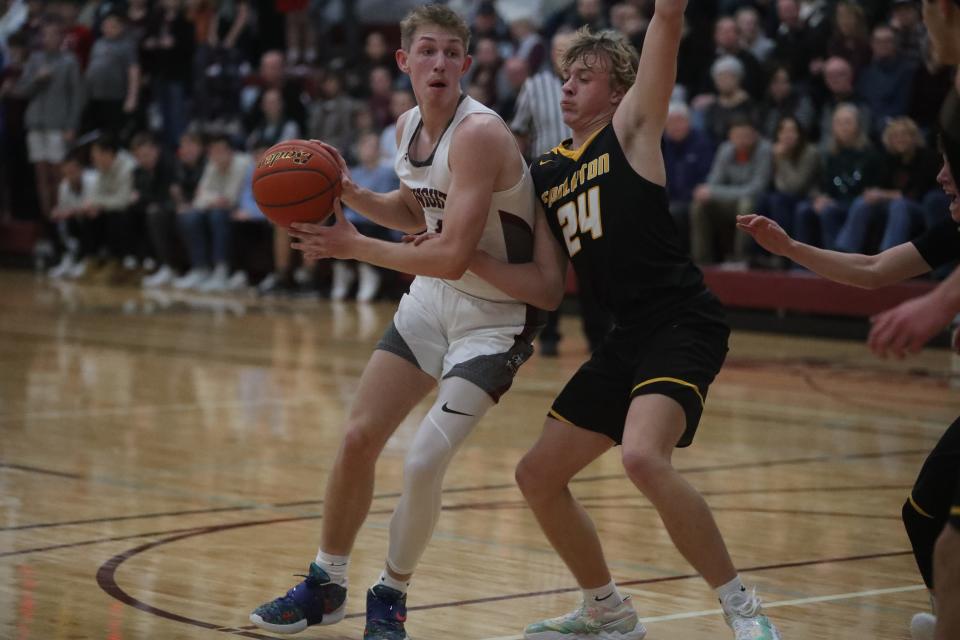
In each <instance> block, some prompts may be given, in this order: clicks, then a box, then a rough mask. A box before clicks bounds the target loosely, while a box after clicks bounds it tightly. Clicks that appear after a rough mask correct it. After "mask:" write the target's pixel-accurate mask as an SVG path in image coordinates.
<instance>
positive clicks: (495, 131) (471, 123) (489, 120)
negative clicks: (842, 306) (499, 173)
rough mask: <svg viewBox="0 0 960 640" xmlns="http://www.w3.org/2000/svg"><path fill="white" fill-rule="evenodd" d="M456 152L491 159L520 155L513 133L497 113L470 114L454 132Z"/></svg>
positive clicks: (453, 141)
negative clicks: (514, 154)
mask: <svg viewBox="0 0 960 640" xmlns="http://www.w3.org/2000/svg"><path fill="white" fill-rule="evenodd" d="M452 146H453V148H454V150H455V152H460V153H468V154H471V155H474V154H476V155H478V156H482V157H487V158H490V159H493V158H501V157H507V156H508V155H509V154H513V153H519V151H518V149H517V143H516V139H515V138H514V136H513V132H512V131H510V129H509V128H508V127H507V125H506V123H505V122H504V121H503V120H502V119H501V118H500V117H499V116H498V115H496V114H495V113H485V112H482V111H478V112H474V113H471V114H468V115H467V116H466V117H464V119H463V120H462V121H461V122H460V124H459V125H458V126H457V128H456V129H455V130H454V132H453V139H452Z"/></svg>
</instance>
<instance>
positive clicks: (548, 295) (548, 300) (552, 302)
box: [536, 286, 565, 311]
mask: <svg viewBox="0 0 960 640" xmlns="http://www.w3.org/2000/svg"><path fill="white" fill-rule="evenodd" d="M564 294H565V292H564V290H563V287H562V286H560V287H545V288H544V293H543V299H542V300H540V302H541V303H542V304H538V305H536V306H539V307H540V308H541V309H545V310H547V311H556V310H557V309H559V308H560V305H561V304H562V303H563V297H564Z"/></svg>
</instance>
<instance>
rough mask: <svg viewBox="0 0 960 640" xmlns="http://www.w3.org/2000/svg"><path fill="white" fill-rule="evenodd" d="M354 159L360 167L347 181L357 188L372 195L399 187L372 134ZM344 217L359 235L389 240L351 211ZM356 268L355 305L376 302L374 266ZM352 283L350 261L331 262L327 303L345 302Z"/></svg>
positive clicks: (359, 143) (362, 141) (383, 230)
mask: <svg viewBox="0 0 960 640" xmlns="http://www.w3.org/2000/svg"><path fill="white" fill-rule="evenodd" d="M356 155H357V157H358V158H359V159H360V163H359V164H358V165H355V166H353V167H350V178H351V180H353V182H354V183H355V184H356V185H357V186H358V187H361V188H364V189H369V190H371V191H374V192H376V193H387V192H389V191H392V190H394V189H397V188H398V187H399V184H400V183H399V180H398V178H397V174H396V173H395V172H394V170H393V167H392V166H391V165H390V164H387V163H384V162H382V160H381V158H380V139H379V137H377V136H376V135H374V134H367V135H365V136H363V137H361V138H360V140H359V141H357V153H356ZM344 214H346V216H347V219H348V220H349V221H350V222H352V223H353V225H354V226H355V227H356V228H357V230H358V231H359V232H360V233H362V234H363V235H365V236H368V237H371V238H377V239H379V240H388V239H390V238H391V232H390V230H389V229H386V228H384V227H381V226H380V225H378V224H376V223H375V222H372V221H370V220H367V219H366V218H364V217H363V216H362V215H361V214H359V213H357V212H356V211H354V210H353V209H351V208H349V207H345V208H344ZM356 266H357V272H358V273H359V285H358V288H357V302H370V301H372V300H374V299H376V297H377V294H378V293H379V292H380V283H381V277H380V271H379V269H378V268H377V267H376V266H374V265H371V264H366V263H363V262H359V263H356ZM356 279H357V276H356V275H355V274H354V271H353V265H352V264H351V261H348V260H334V262H333V287H332V288H331V290H330V299H331V300H343V299H344V298H346V297H347V295H348V294H349V293H350V288H351V287H352V286H353V282H354V280H356Z"/></svg>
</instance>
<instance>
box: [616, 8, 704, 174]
mask: <svg viewBox="0 0 960 640" xmlns="http://www.w3.org/2000/svg"><path fill="white" fill-rule="evenodd" d="M686 6H687V0H657V3H656V8H655V9H654V13H653V18H652V19H651V20H650V26H649V27H648V28H647V35H646V37H645V38H644V42H643V52H642V53H641V55H640V65H639V67H638V68H637V78H636V80H635V81H634V83H633V86H631V87H630V88H629V89H628V90H627V93H626V94H625V95H624V97H623V100H622V101H621V102H620V105H619V106H618V107H617V110H616V112H615V113H614V114H613V128H614V131H615V132H616V134H617V137H618V138H619V140H620V143H621V145H623V149H624V151H625V152H626V154H627V158H628V159H629V160H630V164H631V166H632V167H633V169H634V170H635V171H636V172H637V173H639V174H640V175H642V176H643V177H644V178H646V179H648V180H650V181H652V182H655V183H657V184H660V185H662V184H665V183H666V180H667V175H666V169H665V168H664V165H663V156H662V155H661V153H660V139H661V136H662V135H663V128H664V126H665V124H666V121H667V109H668V108H669V105H670V95H671V94H672V93H673V87H674V84H675V83H676V79H677V53H678V51H679V49H680V37H681V35H682V34H683V12H684V9H686Z"/></svg>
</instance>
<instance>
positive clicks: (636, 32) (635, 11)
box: [610, 2, 650, 51]
mask: <svg viewBox="0 0 960 640" xmlns="http://www.w3.org/2000/svg"><path fill="white" fill-rule="evenodd" d="M649 24H650V20H649V19H648V18H645V17H644V16H643V14H641V13H640V7H638V6H637V5H636V4H634V3H632V2H617V3H616V4H614V5H613V6H611V7H610V28H611V29H615V30H617V31H619V32H620V33H622V34H623V35H625V36H627V40H628V41H629V42H630V44H632V45H633V48H634V49H636V50H637V51H640V50H641V49H643V39H644V37H645V36H646V34H647V27H648V26H649Z"/></svg>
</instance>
